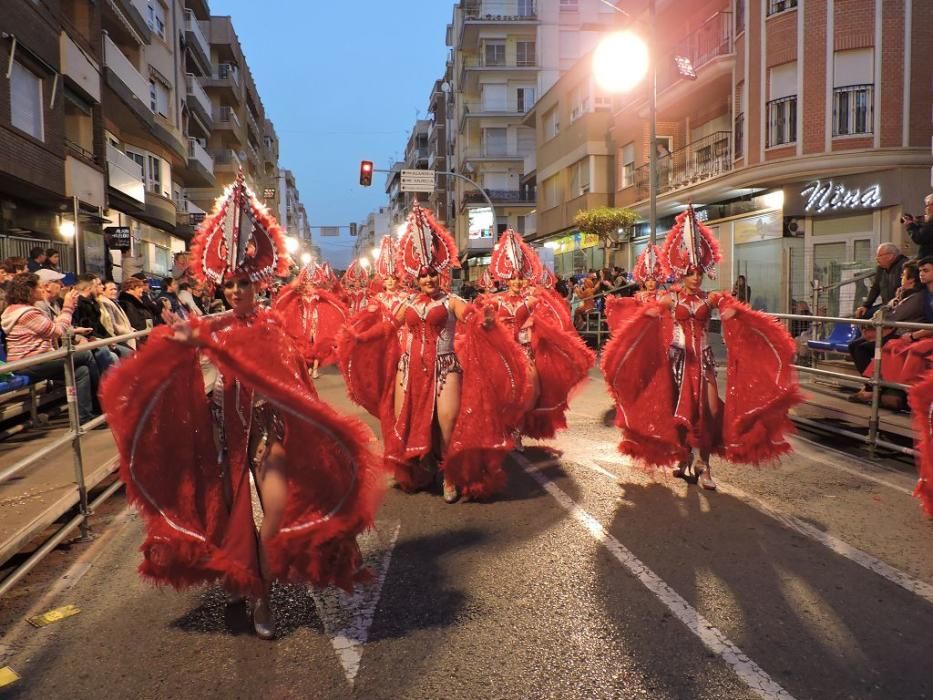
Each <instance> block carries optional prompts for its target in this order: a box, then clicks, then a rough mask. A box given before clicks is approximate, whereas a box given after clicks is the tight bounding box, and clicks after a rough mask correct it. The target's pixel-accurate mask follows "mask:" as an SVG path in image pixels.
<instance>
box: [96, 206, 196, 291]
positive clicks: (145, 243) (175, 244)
mask: <svg viewBox="0 0 933 700" xmlns="http://www.w3.org/2000/svg"><path fill="white" fill-rule="evenodd" d="M107 218H108V219H110V221H111V222H112V224H111V225H110V226H109V227H108V228H110V229H111V231H109V232H108V231H105V233H111V234H113V233H114V232H118V233H121V234H122V232H121V231H120V230H121V229H127V228H128V229H129V241H130V245H129V250H126V251H123V250H120V249H119V248H123V247H125V246H122V245H121V246H111V248H110V256H111V258H112V260H113V272H112V275H113V279H114V281H116V282H121V281H123V280H124V279H126V278H127V277H130V276H131V275H133V274H136V273H137V272H145V273H146V274H147V275H149V276H150V277H165V276H167V275H169V274H170V273H171V271H172V264H173V260H174V255H175V253H179V252H184V250H185V242H184V241H183V240H182V239H180V238H178V237H177V236H173V235H171V234H170V233H168V232H167V231H163V230H162V229H159V228H156V227H155V226H152V225H150V224H147V223H146V222H144V221H140V220H139V219H136V218H134V217H132V216H130V215H128V214H124V213H123V212H121V211H118V210H116V209H110V210H108V212H107ZM111 238H112V236H111ZM101 242H102V244H103V237H101Z"/></svg>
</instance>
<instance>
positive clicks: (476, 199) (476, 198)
mask: <svg viewBox="0 0 933 700" xmlns="http://www.w3.org/2000/svg"><path fill="white" fill-rule="evenodd" d="M486 194H488V195H489V198H490V199H491V200H492V201H493V204H518V205H529V206H530V205H534V203H535V199H534V197H533V196H532V195H531V194H530V193H527V192H524V191H522V190H486ZM485 203H486V198H485V197H483V195H482V193H481V192H464V194H463V202H462V206H466V205H468V204H485Z"/></svg>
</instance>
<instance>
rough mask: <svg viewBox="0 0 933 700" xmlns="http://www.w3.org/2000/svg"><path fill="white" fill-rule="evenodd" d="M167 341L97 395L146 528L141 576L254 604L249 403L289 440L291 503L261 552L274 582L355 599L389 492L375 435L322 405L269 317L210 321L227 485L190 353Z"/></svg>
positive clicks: (147, 350) (157, 340)
mask: <svg viewBox="0 0 933 700" xmlns="http://www.w3.org/2000/svg"><path fill="white" fill-rule="evenodd" d="M169 336H170V331H169V330H168V329H164V330H163V329H159V330H156V331H155V332H154V333H153V335H152V337H151V339H150V340H149V342H148V343H147V344H146V345H145V347H144V348H143V349H142V350H140V351H139V352H138V353H136V355H135V356H134V357H132V358H130V359H129V360H127V361H125V362H123V363H121V364H120V366H119V367H117V368H115V369H113V370H111V372H109V373H108V376H107V378H106V380H105V382H104V384H103V386H102V389H101V402H102V404H103V406H104V408H105V410H106V412H107V417H108V421H109V422H110V426H111V429H112V430H113V434H114V437H115V439H116V443H117V447H118V450H119V453H120V477H121V479H122V480H123V481H124V482H125V483H126V485H127V494H128V496H129V498H130V500H131V501H132V502H133V503H134V504H135V505H136V506H137V507H138V508H139V510H140V512H141V513H142V515H143V518H144V520H145V524H146V540H145V542H144V543H143V546H142V551H143V553H144V557H145V559H144V561H143V563H142V564H141V566H140V571H141V573H142V574H143V575H144V576H146V577H147V578H150V579H152V580H154V581H156V582H158V583H166V584H170V585H172V586H174V587H176V588H183V587H186V586H189V585H194V584H199V583H208V582H212V581H220V582H222V583H223V585H224V587H225V589H227V590H228V591H229V592H232V593H243V594H251V595H258V594H260V593H261V592H262V582H261V579H260V573H259V568H258V564H257V560H256V559H257V555H256V541H257V533H256V531H255V526H254V523H253V514H252V505H251V497H250V490H249V470H248V467H247V458H248V457H247V455H248V440H249V434H248V430H249V428H248V426H249V424H250V421H251V420H252V412H251V410H250V409H251V405H252V402H253V395H254V393H255V395H257V396H259V395H261V396H262V397H263V398H264V399H265V400H266V401H267V402H268V403H269V404H270V405H271V406H272V407H273V408H274V409H275V411H276V412H277V414H278V415H279V416H280V418H281V420H282V423H283V425H284V435H285V437H284V443H283V446H284V448H285V452H286V461H287V465H286V470H287V484H288V496H287V501H286V507H285V515H284V518H283V521H282V526H281V529H280V530H279V532H278V534H276V535H275V536H274V537H273V538H272V539H271V540H270V541H269V542H268V543H267V545H266V547H267V549H266V553H267V555H268V562H269V567H270V571H271V574H272V575H273V576H274V577H275V578H277V579H280V580H288V581H300V582H307V583H311V584H314V585H319V586H325V585H330V584H336V585H339V586H341V587H343V588H345V589H350V588H351V587H352V585H353V582H354V581H355V580H357V578H359V576H360V575H361V571H360V563H361V562H360V553H359V548H358V547H357V544H356V540H355V537H356V535H357V534H359V533H360V532H362V531H363V530H365V529H367V528H369V527H371V526H372V523H373V517H374V514H375V512H376V509H377V507H378V504H379V502H380V499H381V493H382V487H383V480H382V478H381V470H380V469H379V463H378V460H376V459H375V457H374V456H373V454H372V453H371V452H370V451H369V443H370V442H371V440H372V436H371V434H370V433H369V432H368V430H367V429H366V428H365V426H363V425H362V424H361V423H359V422H357V421H353V420H350V419H347V418H343V417H340V416H338V415H337V414H336V413H335V412H334V411H333V410H332V409H330V408H329V407H328V406H327V405H325V404H324V403H322V402H321V401H320V400H319V399H318V398H317V396H316V395H315V393H314V388H313V387H312V386H311V384H310V382H309V380H308V378H307V370H306V368H305V366H304V364H303V362H302V360H301V358H300V356H299V354H298V352H297V350H296V349H295V347H294V345H293V343H292V341H291V340H290V339H289V337H288V336H287V334H286V333H285V332H284V331H283V330H282V328H281V326H280V325H279V324H278V323H277V322H276V321H275V320H274V318H273V316H272V315H271V314H268V313H262V312H260V313H259V314H258V315H257V316H256V317H255V320H252V321H243V320H240V319H236V318H235V317H233V315H232V314H226V315H224V316H222V317H219V318H218V317H215V318H213V319H210V320H205V321H203V322H202V324H201V335H200V338H201V342H202V343H203V352H204V353H205V354H206V356H207V357H209V358H210V360H211V362H213V363H214V364H215V365H216V366H217V368H218V370H219V371H220V372H221V374H222V375H223V377H224V379H225V383H224V396H223V400H224V424H223V434H224V438H225V439H224V445H225V447H226V451H225V455H226V463H227V478H228V481H227V483H226V484H224V483H223V480H222V478H221V473H222V467H221V461H220V460H219V458H218V454H217V448H216V447H215V442H214V431H213V426H212V418H211V414H210V408H209V405H208V399H207V398H206V397H205V393H204V383H203V379H202V376H201V372H200V368H199V363H198V353H197V351H196V350H195V349H194V348H192V347H189V346H186V345H182V344H180V343H178V342H176V341H173V340H171V339H170V337H169ZM257 348H261V349H262V351H261V352H257ZM235 379H236V380H238V381H239V384H240V387H239V389H238V388H237V386H236V384H235V382H234V380H235ZM225 486H226V488H227V489H229V492H230V493H231V494H232V499H231V500H232V504H231V506H230V508H229V509H228V507H227V505H226V503H225V498H224V490H225Z"/></svg>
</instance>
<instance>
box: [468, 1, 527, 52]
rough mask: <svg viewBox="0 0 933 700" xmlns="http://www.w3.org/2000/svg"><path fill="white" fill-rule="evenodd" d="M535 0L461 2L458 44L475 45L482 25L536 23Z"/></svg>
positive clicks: (511, 25) (512, 25) (513, 25)
mask: <svg viewBox="0 0 933 700" xmlns="http://www.w3.org/2000/svg"><path fill="white" fill-rule="evenodd" d="M537 9H538V8H537V2H536V1H535V0H472V2H471V1H469V0H467V1H465V2H464V3H463V24H462V25H461V26H460V42H459V45H460V46H461V47H462V48H464V49H470V48H473V47H475V46H476V44H477V42H478V40H479V35H480V32H481V30H482V29H483V28H484V27H489V26H490V25H498V24H508V25H509V26H510V27H517V26H522V25H526V26H530V27H534V26H535V25H537V24H538V13H537Z"/></svg>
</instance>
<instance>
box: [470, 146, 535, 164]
mask: <svg viewBox="0 0 933 700" xmlns="http://www.w3.org/2000/svg"><path fill="white" fill-rule="evenodd" d="M527 155H528V154H527V153H522V152H520V151H518V150H517V149H514V148H499V147H496V146H491V145H487V146H477V147H475V148H465V149H464V150H463V160H472V161H474V162H477V161H512V160H516V161H522V162H524V160H525V157H526V156H527Z"/></svg>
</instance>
